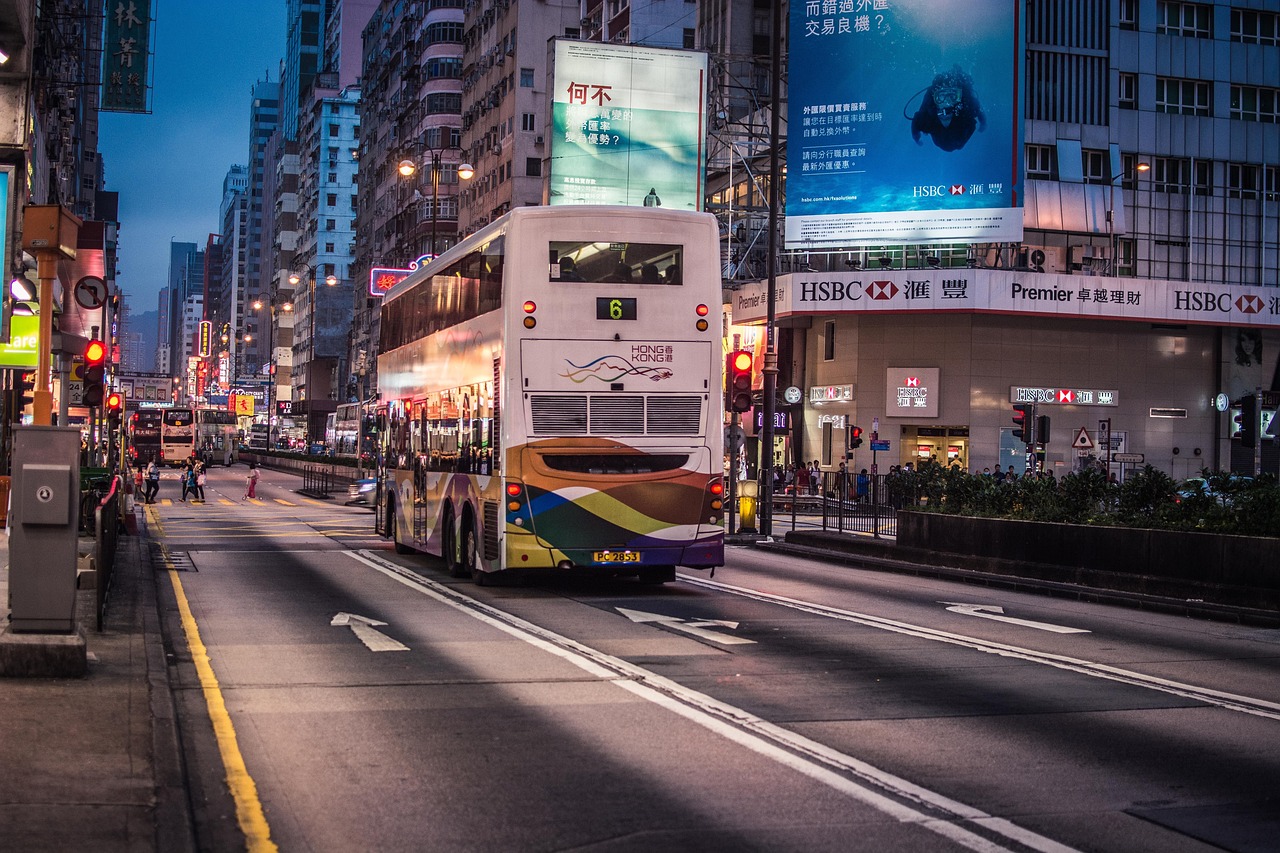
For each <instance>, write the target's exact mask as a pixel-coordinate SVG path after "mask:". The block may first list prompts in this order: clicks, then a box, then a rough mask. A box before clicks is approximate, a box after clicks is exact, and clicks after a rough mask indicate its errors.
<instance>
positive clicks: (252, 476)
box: [244, 462, 258, 499]
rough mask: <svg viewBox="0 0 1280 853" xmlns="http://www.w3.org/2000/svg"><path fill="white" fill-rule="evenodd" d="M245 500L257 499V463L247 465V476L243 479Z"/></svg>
mask: <svg viewBox="0 0 1280 853" xmlns="http://www.w3.org/2000/svg"><path fill="white" fill-rule="evenodd" d="M244 496H245V498H254V499H256V498H257V497H258V463H257V462H250V463H249V476H248V477H246V478H245V491H244Z"/></svg>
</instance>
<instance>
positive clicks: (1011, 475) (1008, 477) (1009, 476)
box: [1004, 465, 1018, 483]
mask: <svg viewBox="0 0 1280 853" xmlns="http://www.w3.org/2000/svg"><path fill="white" fill-rule="evenodd" d="M1004 478H1005V479H1006V480H1008V481H1009V482H1010V483H1012V482H1013V481H1014V480H1016V479H1018V475H1017V473H1016V472H1015V471H1014V470H1013V466H1012V465H1010V466H1009V473H1007V474H1005V475H1004Z"/></svg>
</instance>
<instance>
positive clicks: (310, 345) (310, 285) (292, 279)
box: [289, 261, 338, 441]
mask: <svg viewBox="0 0 1280 853" xmlns="http://www.w3.org/2000/svg"><path fill="white" fill-rule="evenodd" d="M300 270H305V271H306V273H307V321H308V323H307V325H308V334H307V372H306V387H307V400H308V403H307V440H308V441H310V440H311V439H312V438H313V437H314V435H315V432H314V429H313V426H312V417H311V413H312V409H313V408H314V407H313V405H312V404H313V402H314V401H315V360H316V268H315V267H313V266H311V264H308V263H306V262H305V261H298V262H296V263H295V264H294V266H293V271H291V272H290V273H289V284H290V285H292V286H294V287H297V286H298V284H300V283H301V282H302V276H301V275H299V271H300ZM324 283H325V286H326V287H334V286H335V285H337V283H338V277H337V276H336V275H333V274H329V275H327V276H325V279H324ZM295 293H296V292H295Z"/></svg>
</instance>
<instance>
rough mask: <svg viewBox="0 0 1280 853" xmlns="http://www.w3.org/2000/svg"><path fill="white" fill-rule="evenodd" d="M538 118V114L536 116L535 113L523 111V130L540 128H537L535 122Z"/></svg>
mask: <svg viewBox="0 0 1280 853" xmlns="http://www.w3.org/2000/svg"><path fill="white" fill-rule="evenodd" d="M537 120H538V119H537V116H535V115H534V114H533V113H523V114H521V116H520V129H521V130H528V131H533V130H537V129H538V128H537V125H536V124H535V122H536V121H537Z"/></svg>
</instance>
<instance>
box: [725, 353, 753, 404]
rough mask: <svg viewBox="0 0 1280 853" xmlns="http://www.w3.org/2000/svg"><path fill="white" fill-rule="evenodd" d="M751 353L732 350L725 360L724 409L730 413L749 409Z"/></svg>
mask: <svg viewBox="0 0 1280 853" xmlns="http://www.w3.org/2000/svg"><path fill="white" fill-rule="evenodd" d="M751 361H752V359H751V352H750V351H749V350H734V351H733V352H731V353H729V355H728V357H727V358H725V382H724V407H725V408H726V409H728V410H729V411H731V412H746V411H749V410H750V409H751Z"/></svg>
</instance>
